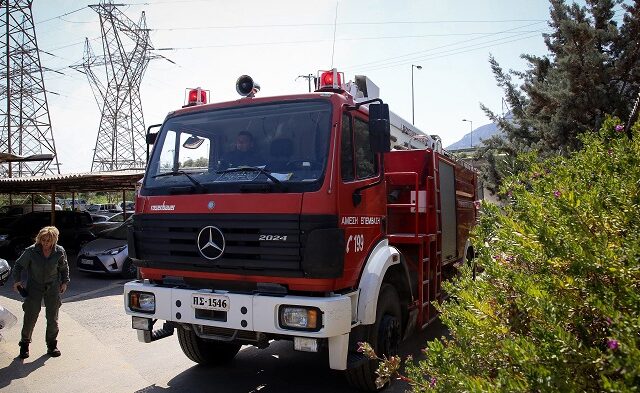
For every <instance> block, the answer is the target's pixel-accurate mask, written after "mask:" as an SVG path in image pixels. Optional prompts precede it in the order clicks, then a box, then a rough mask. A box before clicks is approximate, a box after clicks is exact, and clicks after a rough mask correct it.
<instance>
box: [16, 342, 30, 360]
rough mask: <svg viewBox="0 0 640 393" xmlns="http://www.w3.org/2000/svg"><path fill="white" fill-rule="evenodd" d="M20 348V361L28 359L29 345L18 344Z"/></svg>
mask: <svg viewBox="0 0 640 393" xmlns="http://www.w3.org/2000/svg"><path fill="white" fill-rule="evenodd" d="M18 345H19V346H20V359H26V358H28V357H29V343H23V342H21V343H18Z"/></svg>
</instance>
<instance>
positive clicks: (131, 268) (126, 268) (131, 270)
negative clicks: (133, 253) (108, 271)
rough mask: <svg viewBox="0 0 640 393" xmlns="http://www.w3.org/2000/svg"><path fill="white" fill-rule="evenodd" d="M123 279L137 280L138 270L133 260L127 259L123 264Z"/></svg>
mask: <svg viewBox="0 0 640 393" xmlns="http://www.w3.org/2000/svg"><path fill="white" fill-rule="evenodd" d="M120 275H121V276H122V278H137V277H138V268H137V267H136V265H134V264H133V261H132V260H131V258H127V259H126V260H125V261H124V263H123V264H122V273H120Z"/></svg>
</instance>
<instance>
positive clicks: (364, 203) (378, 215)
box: [338, 111, 386, 281]
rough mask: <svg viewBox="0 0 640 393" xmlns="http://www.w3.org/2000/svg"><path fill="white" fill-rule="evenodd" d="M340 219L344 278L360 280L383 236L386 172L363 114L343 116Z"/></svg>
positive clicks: (346, 114)
mask: <svg viewBox="0 0 640 393" xmlns="http://www.w3.org/2000/svg"><path fill="white" fill-rule="evenodd" d="M340 133H341V134H340V150H339V152H340V179H339V187H338V215H339V217H338V219H339V223H340V226H341V228H343V229H344V233H345V239H344V240H345V259H344V261H345V279H347V281H351V280H357V279H358V277H359V275H360V271H361V269H362V266H363V264H364V263H365V262H366V259H367V257H368V255H369V252H370V250H371V248H372V247H373V246H374V245H375V244H376V243H377V242H378V241H379V240H380V238H381V237H382V235H383V232H384V230H383V228H384V225H385V214H386V196H385V191H384V189H385V185H384V177H383V176H384V174H383V173H382V170H381V168H380V166H381V165H380V164H381V163H380V158H379V156H380V155H379V154H376V153H375V152H374V150H373V148H372V143H371V142H372V136H371V135H370V133H369V125H368V123H367V120H366V117H365V115H364V114H362V113H361V112H358V111H352V112H345V113H343V115H342V127H341V129H340Z"/></svg>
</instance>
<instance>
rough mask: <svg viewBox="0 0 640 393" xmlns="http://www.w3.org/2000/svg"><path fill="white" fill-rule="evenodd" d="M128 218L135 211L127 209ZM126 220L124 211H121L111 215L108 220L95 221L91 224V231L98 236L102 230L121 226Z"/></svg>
mask: <svg viewBox="0 0 640 393" xmlns="http://www.w3.org/2000/svg"><path fill="white" fill-rule="evenodd" d="M126 213H127V218H129V217H131V216H133V213H135V212H134V211H132V210H131V211H127V212H126ZM124 220H125V217H124V213H122V212H120V213H117V214H114V215H113V216H111V217H109V218H108V219H107V220H106V221H100V222H94V223H93V225H91V232H93V234H94V235H96V236H98V235H99V234H100V233H101V232H102V231H104V230H106V229H111V228H115V227H117V226H119V225H120V224H122V223H123V222H124Z"/></svg>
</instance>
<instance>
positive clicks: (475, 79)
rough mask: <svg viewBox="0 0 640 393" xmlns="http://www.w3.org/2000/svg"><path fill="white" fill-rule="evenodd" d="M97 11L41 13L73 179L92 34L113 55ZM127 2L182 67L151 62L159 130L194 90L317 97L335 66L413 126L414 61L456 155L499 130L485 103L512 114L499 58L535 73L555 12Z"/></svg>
mask: <svg viewBox="0 0 640 393" xmlns="http://www.w3.org/2000/svg"><path fill="white" fill-rule="evenodd" d="M94 3H95V2H84V1H73V0H56V1H43V0H36V1H35V2H34V5H33V15H34V20H35V21H36V24H35V25H36V34H37V38H38V44H39V47H40V49H41V50H43V51H46V52H48V53H50V54H51V55H53V56H51V55H49V54H44V53H42V54H41V61H42V65H43V66H44V67H47V68H50V69H54V70H61V71H62V72H63V73H64V75H60V74H57V73H53V72H47V73H45V84H46V88H47V90H49V91H51V92H54V93H56V94H49V95H48V101H49V110H50V114H51V121H52V125H53V133H54V138H55V141H56V147H57V152H58V157H59V161H60V162H61V164H62V166H61V170H62V172H63V173H69V172H81V171H88V170H89V169H90V167H91V161H92V158H93V148H94V145H95V140H96V137H97V132H98V125H99V120H100V111H99V108H98V105H97V104H96V101H95V99H94V98H93V95H92V93H91V89H90V85H89V83H88V81H87V79H86V78H85V76H84V75H83V74H81V73H79V72H77V71H75V70H73V69H70V68H68V66H69V65H71V64H74V63H77V62H79V61H81V60H82V56H83V49H84V39H85V37H88V38H89V39H90V40H91V44H92V47H93V50H94V52H95V53H100V52H101V47H102V44H101V41H100V38H99V37H100V26H99V22H98V15H97V13H96V12H95V11H93V10H91V9H90V8H88V7H86V6H87V5H88V4H94ZM123 3H126V4H127V5H126V6H124V7H121V10H122V11H123V12H124V13H125V14H126V15H127V16H128V17H129V18H131V19H133V20H134V21H137V20H138V19H139V17H140V14H141V12H142V11H145V13H146V19H147V25H148V27H149V28H150V29H152V32H151V40H152V44H153V46H154V47H155V48H156V49H158V50H157V51H154V53H157V54H161V55H163V56H165V57H167V58H169V59H171V60H172V61H173V62H175V64H172V63H170V62H169V61H167V60H163V59H158V60H153V61H152V62H151V63H150V64H149V67H148V69H147V72H146V74H145V77H144V80H143V82H142V88H141V92H140V94H141V96H142V105H143V112H144V118H145V123H146V125H147V126H148V125H151V124H155V123H160V122H162V120H163V119H164V116H165V115H166V113H167V112H169V111H172V110H174V109H176V108H179V107H180V106H181V105H182V104H183V100H184V92H185V89H186V88H188V87H197V86H201V87H203V88H205V89H209V90H210V91H211V99H212V101H226V100H232V99H237V98H238V95H237V93H236V91H235V81H236V79H237V78H238V76H240V75H242V74H248V75H251V76H252V77H253V78H254V79H255V80H256V81H258V82H259V83H260V85H261V88H262V90H261V92H260V93H259V94H260V95H261V96H266V95H277V94H289V93H296V92H305V91H307V83H306V81H305V80H304V79H302V78H297V77H298V76H299V75H303V74H309V73H312V74H316V72H317V71H318V70H321V69H329V68H331V66H334V67H336V68H338V70H339V71H344V72H345V76H346V79H353V76H354V75H356V74H358V75H367V76H368V77H369V78H370V79H371V80H372V81H373V82H374V83H376V84H377V85H378V86H379V87H380V92H381V96H382V98H383V100H385V101H386V102H387V103H389V105H390V107H391V110H392V111H394V112H395V113H397V114H398V115H400V116H402V117H404V118H405V119H407V120H409V121H410V120H411V117H412V110H411V69H412V67H411V66H412V64H413V65H421V66H422V69H421V70H414V86H415V125H416V126H417V127H418V128H420V129H422V130H423V131H425V132H427V133H429V134H438V135H440V137H441V138H442V140H443V143H444V145H445V146H446V145H449V144H451V143H453V142H455V141H457V140H458V139H460V138H461V137H462V136H463V135H464V134H466V133H468V132H469V125H470V124H469V123H465V122H462V119H463V118H464V119H470V120H472V121H473V127H474V128H477V127H479V126H481V125H483V124H486V123H488V120H487V119H486V117H485V115H484V114H483V112H482V111H481V110H480V108H479V103H481V102H482V103H484V104H486V105H487V106H488V107H490V108H492V109H493V110H494V111H496V112H498V113H500V112H501V111H502V96H503V94H502V91H501V90H500V89H499V88H498V87H497V86H496V83H495V80H494V78H493V75H492V74H491V70H490V68H489V63H488V57H489V54H490V53H491V54H493V55H494V56H495V57H496V58H497V60H498V61H499V62H500V63H501V65H502V66H503V68H505V69H523V67H524V64H525V63H524V62H523V61H522V60H521V59H520V57H519V56H520V54H522V53H529V54H537V55H542V54H545V53H546V48H545V46H544V43H543V39H542V33H543V32H545V31H548V26H547V22H546V20H547V18H548V9H549V4H548V2H547V1H544V0H475V1H470V0H465V1H462V0H461V1H435V0H422V1H419V0H394V1H389V0H387V1H384V0H367V1H355V0H341V1H338V2H336V1H335V0H332V1H328V0H316V1H312V2H311V1H301V0H298V1H284V0H283V1H279V0H274V1H250V0H237V1H222V0H211V1H206V0H157V1H154V0H147V1H142V0H136V1H130V2H127V1H123ZM83 7H84V8H83ZM81 8H82V9H81ZM78 9H81V10H79V11H76V12H72V11H75V10H78ZM336 10H337V13H336ZM68 12H72V13H70V14H68V15H65V16H62V17H58V16H59V15H62V14H65V13H68ZM334 27H335V28H334ZM334 36H335V41H334Z"/></svg>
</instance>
